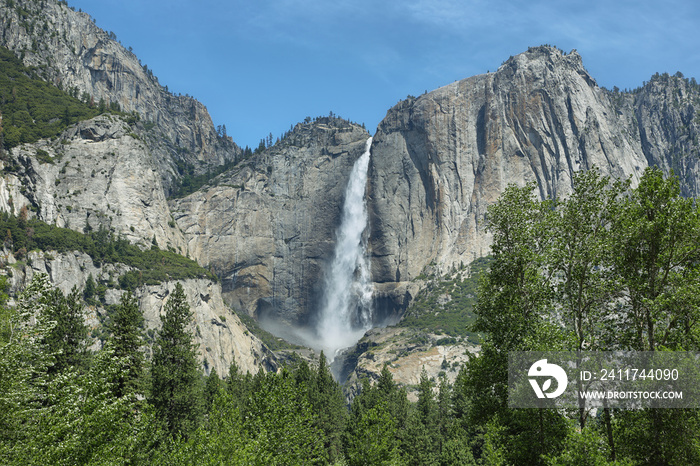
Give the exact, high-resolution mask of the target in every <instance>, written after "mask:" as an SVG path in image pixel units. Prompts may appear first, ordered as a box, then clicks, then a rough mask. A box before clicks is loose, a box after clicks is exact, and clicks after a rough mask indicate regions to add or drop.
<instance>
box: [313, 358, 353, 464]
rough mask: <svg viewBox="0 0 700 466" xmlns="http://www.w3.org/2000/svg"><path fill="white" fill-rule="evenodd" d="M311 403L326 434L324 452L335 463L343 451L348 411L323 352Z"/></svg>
mask: <svg viewBox="0 0 700 466" xmlns="http://www.w3.org/2000/svg"><path fill="white" fill-rule="evenodd" d="M309 398H310V400H309V401H310V402H311V407H312V409H313V412H314V413H316V415H317V418H316V422H317V424H318V426H319V427H320V429H321V431H322V432H323V433H324V450H325V451H326V452H327V454H328V460H329V461H331V462H332V461H335V460H336V459H337V458H338V457H339V456H340V451H341V449H342V433H343V431H344V429H345V423H346V422H347V410H346V408H345V400H344V398H343V393H342V391H341V390H340V386H339V385H338V383H337V382H336V381H335V380H334V379H333V376H332V375H331V372H330V369H329V366H328V362H327V360H326V356H325V355H324V354H323V351H321V356H320V358H319V363H318V371H317V372H316V374H315V375H314V377H313V383H312V384H311V391H310V396H309Z"/></svg>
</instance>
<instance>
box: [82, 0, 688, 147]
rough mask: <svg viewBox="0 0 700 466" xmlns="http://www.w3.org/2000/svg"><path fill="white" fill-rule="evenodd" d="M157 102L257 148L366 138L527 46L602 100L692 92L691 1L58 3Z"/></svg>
mask: <svg viewBox="0 0 700 466" xmlns="http://www.w3.org/2000/svg"><path fill="white" fill-rule="evenodd" d="M69 4H70V5H71V6H73V7H75V8H76V9H78V8H80V9H82V10H83V11H85V12H87V13H89V14H90V15H92V17H93V18H95V20H96V23H97V25H98V26H99V27H101V28H102V29H105V30H107V31H113V32H114V33H116V35H117V38H118V40H120V41H121V43H122V44H123V45H124V46H126V47H132V48H133V51H134V52H135V53H136V55H137V56H138V57H139V58H140V59H141V62H142V63H144V64H146V65H148V67H149V68H150V69H151V70H153V72H154V73H155V75H156V76H158V78H159V81H160V83H161V84H162V85H167V86H168V88H169V89H170V91H172V92H175V93H182V94H189V95H191V96H194V97H195V98H197V99H198V100H200V101H201V102H202V103H204V104H205V105H206V106H207V107H208V109H209V112H210V114H211V115H212V119H213V120H214V124H215V125H220V124H225V125H226V127H227V130H228V134H229V135H230V136H232V137H233V139H234V141H236V142H237V143H238V144H240V145H242V146H245V145H249V146H251V147H253V148H254V147H256V146H257V145H258V142H259V141H260V139H261V138H263V137H265V136H266V135H267V134H269V133H272V134H273V135H274V136H279V135H281V134H282V133H283V132H285V131H287V130H288V129H289V128H290V127H291V126H292V125H294V124H296V123H297V122H299V121H302V120H303V119H304V118H305V117H306V116H310V117H315V116H319V115H328V113H329V112H330V111H332V112H334V113H335V114H337V115H339V116H342V117H344V118H347V119H349V120H352V121H356V122H358V123H365V124H366V126H367V129H368V130H369V131H370V132H371V133H374V130H375V129H376V126H377V124H378V123H379V122H380V121H381V119H382V118H383V117H384V116H385V114H386V111H387V110H388V109H389V108H390V107H391V106H393V105H394V104H396V103H397V102H398V101H399V100H401V99H403V98H405V97H406V96H407V95H409V94H412V95H419V94H421V93H423V92H424V91H426V90H427V91H430V90H432V89H435V88H437V87H440V86H443V85H445V84H449V83H451V82H453V81H456V80H459V79H463V78H467V77H469V76H473V75H475V74H481V73H485V72H487V71H495V70H496V69H497V68H498V67H499V66H500V64H501V63H502V62H503V61H505V60H506V59H507V58H508V57H509V56H511V55H516V54H518V53H521V52H523V51H525V50H527V48H528V47H529V46H536V45H541V44H551V45H556V46H557V47H559V48H561V49H563V50H565V51H567V52H568V51H570V50H571V49H577V50H578V52H579V53H580V54H581V55H582V57H583V62H584V65H585V66H586V69H587V70H588V71H589V72H590V73H591V74H592V75H593V77H594V78H595V79H596V80H597V82H598V84H599V85H601V86H605V87H608V88H612V87H613V86H618V87H619V88H621V89H625V88H629V89H632V88H636V87H638V86H640V85H641V84H642V82H643V81H647V80H648V79H649V77H650V76H651V75H653V74H654V73H655V72H661V73H663V72H669V73H671V74H673V73H675V72H676V71H681V72H682V73H683V74H684V75H685V76H686V77H695V78H697V79H699V80H700V2H698V1H697V0H663V1H662V0H585V1H579V0H517V1H516V0H432V1H429V0H353V1H348V0H247V1H242V0H229V1H224V0H197V1H195V0H168V1H161V0H148V1H143V0H99V1H95V0H69Z"/></svg>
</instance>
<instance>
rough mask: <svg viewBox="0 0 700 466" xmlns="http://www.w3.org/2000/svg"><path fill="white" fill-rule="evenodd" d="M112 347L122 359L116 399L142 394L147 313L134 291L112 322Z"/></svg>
mask: <svg viewBox="0 0 700 466" xmlns="http://www.w3.org/2000/svg"><path fill="white" fill-rule="evenodd" d="M110 344H111V346H112V348H113V350H114V356H115V357H116V358H122V359H121V361H122V363H123V364H124V365H123V367H121V368H120V369H121V370H120V371H119V372H118V373H119V377H118V380H115V381H114V391H115V396H117V397H118V398H121V397H123V396H125V395H127V394H130V393H141V384H140V382H141V380H142V376H143V364H144V357H143V352H142V351H141V347H142V346H143V314H142V313H141V310H140V309H139V304H138V300H137V299H136V298H135V297H134V295H132V294H131V293H130V292H127V293H124V294H123V295H122V298H121V303H120V304H119V307H118V308H117V312H116V314H115V315H114V318H113V320H112V339H111V341H110Z"/></svg>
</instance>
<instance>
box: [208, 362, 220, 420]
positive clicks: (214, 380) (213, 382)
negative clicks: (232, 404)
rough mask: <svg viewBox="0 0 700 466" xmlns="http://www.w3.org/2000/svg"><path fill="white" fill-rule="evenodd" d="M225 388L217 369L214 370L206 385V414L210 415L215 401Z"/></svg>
mask: <svg viewBox="0 0 700 466" xmlns="http://www.w3.org/2000/svg"><path fill="white" fill-rule="evenodd" d="M223 387H224V384H223V382H222V381H221V378H219V374H218V373H217V372H216V368H212V370H211V372H210V373H209V376H208V377H207V378H206V382H205V383H204V412H207V413H208V412H209V411H210V410H211V407H212V405H213V404H214V400H215V399H216V397H217V395H218V394H219V392H220V391H221V390H222V389H223Z"/></svg>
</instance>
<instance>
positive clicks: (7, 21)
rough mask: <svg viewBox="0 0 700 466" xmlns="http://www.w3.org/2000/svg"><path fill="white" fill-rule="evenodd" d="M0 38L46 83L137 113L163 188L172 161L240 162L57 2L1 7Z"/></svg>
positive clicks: (230, 147) (200, 164) (179, 99)
mask: <svg viewBox="0 0 700 466" xmlns="http://www.w3.org/2000/svg"><path fill="white" fill-rule="evenodd" d="M8 4H9V5H11V6H8ZM0 32H1V34H0V45H2V46H4V47H7V48H9V49H10V50H13V51H15V53H16V54H17V55H18V56H19V55H20V54H21V56H22V57H23V61H24V63H25V65H27V66H33V67H37V69H38V70H39V73H40V74H41V75H43V76H44V77H45V79H46V80H47V81H50V82H52V83H54V84H56V85H57V86H59V87H61V88H62V89H64V90H66V91H68V92H70V93H72V94H73V95H75V96H76V97H82V96H84V95H86V94H87V95H88V96H89V97H88V99H89V100H92V101H94V102H95V104H97V103H98V102H100V100H102V101H103V102H104V103H105V104H106V105H110V104H118V105H119V107H120V108H121V109H122V110H123V111H126V112H132V111H133V112H136V113H138V114H139V115H140V118H141V120H142V123H143V124H141V125H140V126H139V132H140V133H141V132H142V133H143V134H142V136H143V137H148V138H149V139H150V146H151V147H150V150H151V152H152V154H153V157H154V160H155V162H156V166H157V168H158V172H159V174H160V175H161V178H162V180H163V184H164V186H165V187H166V189H169V187H170V185H171V182H172V181H173V179H174V178H176V177H177V170H176V163H177V162H181V163H186V164H192V165H193V166H194V167H195V169H198V171H200V172H203V171H206V168H207V167H208V166H216V165H221V164H222V163H224V162H225V161H228V160H234V159H235V158H237V157H238V156H240V153H241V151H240V149H239V148H238V147H237V146H236V145H235V144H233V142H232V141H231V139H230V138H226V137H221V135H219V134H217V131H216V129H215V128H214V125H213V123H212V121H211V117H210V116H209V113H208V112H207V110H206V108H205V107H204V106H203V105H202V104H201V103H200V102H198V101H196V100H195V99H193V98H191V97H188V96H175V95H173V94H171V93H169V92H168V91H167V90H166V88H164V87H163V86H161V85H160V84H159V83H158V79H157V78H156V77H154V76H153V73H152V72H150V71H149V70H148V68H147V66H145V65H142V64H141V62H140V61H139V59H138V58H137V57H136V56H135V55H134V54H133V53H132V52H131V51H129V50H126V49H125V48H124V47H123V46H122V45H121V44H119V43H118V42H117V41H116V40H115V39H116V36H114V34H113V33H107V32H105V31H103V30H102V29H100V28H98V27H97V26H96V25H95V24H94V22H93V20H92V19H91V18H90V16H89V15H88V14H86V13H81V12H76V11H74V10H73V9H72V8H69V7H68V6H67V4H65V3H62V2H59V1H57V0H46V1H43V2H35V1H32V0H15V1H13V2H12V3H9V2H3V3H2V5H0Z"/></svg>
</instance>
